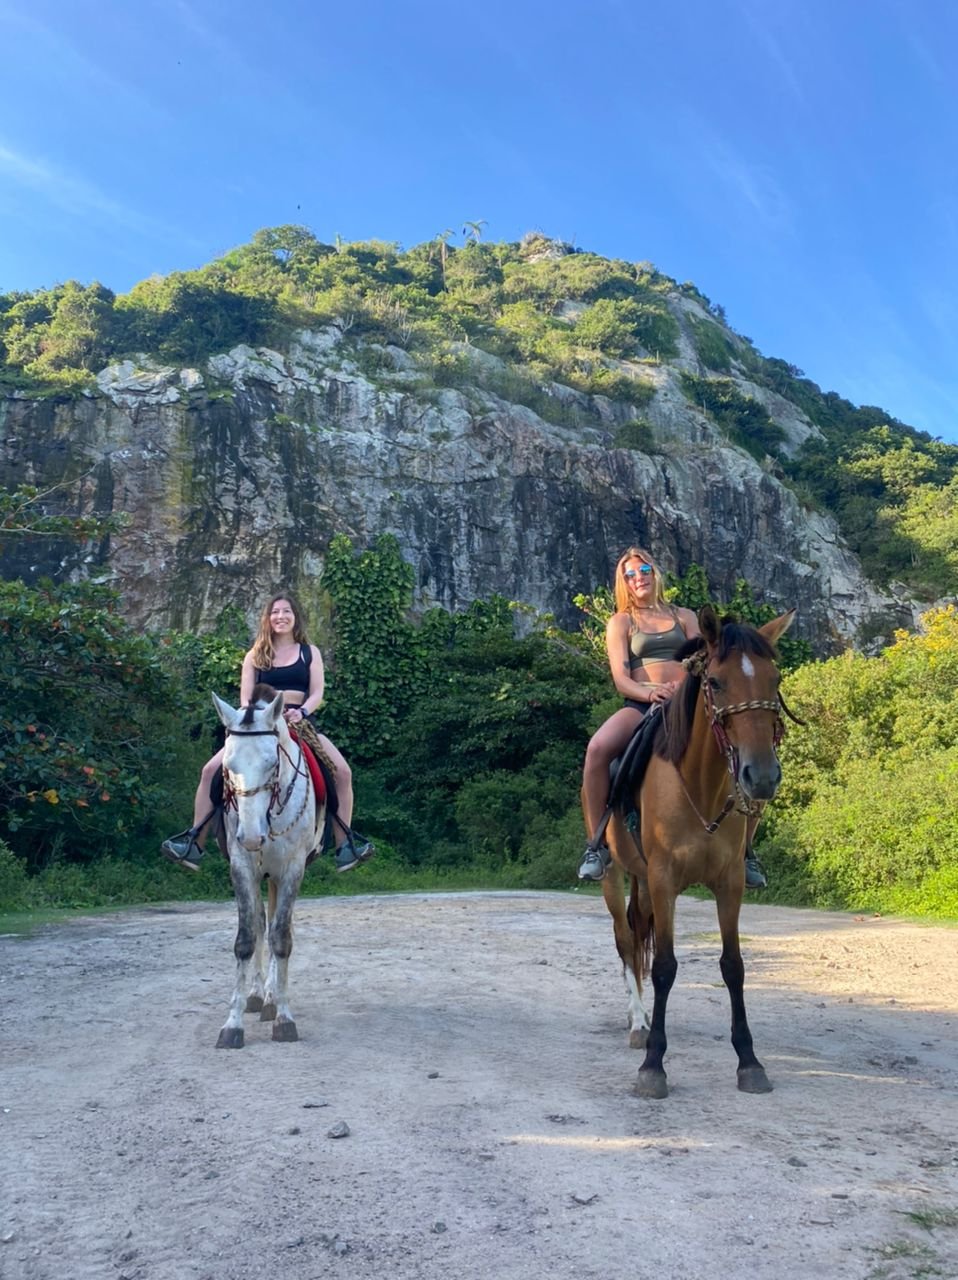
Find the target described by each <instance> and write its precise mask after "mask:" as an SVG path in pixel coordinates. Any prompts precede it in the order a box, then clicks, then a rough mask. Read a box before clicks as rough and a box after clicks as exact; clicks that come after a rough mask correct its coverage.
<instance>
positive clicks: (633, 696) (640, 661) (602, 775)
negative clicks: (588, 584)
mask: <svg viewBox="0 0 958 1280" xmlns="http://www.w3.org/2000/svg"><path fill="white" fill-rule="evenodd" d="M614 591H615V610H616V611H615V613H613V615H612V617H611V618H610V619H609V621H608V624H607V626H606V629H605V647H606V652H607V653H608V655H609V668H610V670H611V672H612V679H613V682H614V683H615V687H616V689H617V690H618V691H619V693H621V694H622V697H623V699H624V705H623V706H622V708H621V709H620V710H619V711H616V712H614V713H613V714H612V715H611V716H609V718H608V720H606V721H605V723H604V724H603V725H602V726H601V727H600V728H599V729H598V730H597V731H596V732H595V733H594V734H593V735H592V738H591V740H590V742H589V746H588V748H587V750H586V753H585V766H584V768H583V771H582V808H583V813H584V815H585V824H586V829H587V830H588V832H589V843H588V844H587V845H586V847H585V853H584V855H583V857H582V862H581V864H580V866H579V879H580V880H601V879H602V878H603V876H604V875H605V873H606V871H607V870H608V867H609V863H610V861H611V854H610V853H609V847H608V845H607V844H606V843H605V841H604V839H603V835H602V833H601V832H600V831H599V825H600V822H601V820H602V815H603V814H604V812H605V807H606V802H607V799H608V794H609V766H610V765H611V764H612V761H613V760H614V759H615V758H616V756H619V755H621V754H622V752H623V751H624V750H625V748H626V746H627V745H628V743H629V740H630V739H631V737H632V735H633V734H634V733H635V731H636V729H637V728H638V727H639V725H640V724H641V722H642V720H643V718H644V716H645V715H646V714H647V713H648V711H649V708H650V707H652V706H655V705H656V703H660V702H666V701H667V700H668V699H669V698H671V696H672V694H673V693H674V692H675V690H676V689H677V688H678V687H679V685H680V684H681V682H682V680H683V678H684V676H685V671H684V669H683V667H682V665H681V664H680V663H678V662H676V661H675V655H676V654H677V653H678V651H679V650H680V649H681V648H682V646H683V645H684V644H685V642H686V640H691V639H692V638H693V637H695V636H697V635H698V634H699V624H698V619H697V618H696V616H695V614H694V613H693V612H692V610H691V609H679V608H676V607H675V606H673V605H670V604H669V603H668V601H667V600H666V598H665V582H664V579H663V577H662V574H661V573H660V572H659V569H658V566H657V565H656V563H655V561H654V560H653V559H652V557H651V556H650V555H649V553H648V552H647V551H646V550H644V549H643V548H642V547H629V548H628V550H627V551H624V552H623V553H622V555H621V556H620V557H619V559H618V562H617V563H616V566H615V581H614Z"/></svg>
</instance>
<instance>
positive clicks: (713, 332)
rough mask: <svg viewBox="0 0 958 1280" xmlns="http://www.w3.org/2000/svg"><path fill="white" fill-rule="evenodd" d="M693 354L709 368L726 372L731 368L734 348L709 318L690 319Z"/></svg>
mask: <svg viewBox="0 0 958 1280" xmlns="http://www.w3.org/2000/svg"><path fill="white" fill-rule="evenodd" d="M689 327H690V329H691V331H692V343H693V345H694V347H695V354H696V355H697V356H698V358H699V359H700V360H701V361H702V363H703V364H704V365H705V366H706V367H707V368H709V369H714V370H716V371H717V372H722V373H724V372H726V371H727V370H728V369H730V368H731V364H732V355H733V354H734V348H733V347H732V344H731V343H730V342H729V340H728V338H726V336H725V334H724V333H723V332H722V330H721V329H720V328H719V326H718V325H717V324H712V322H711V321H710V320H690V321H689Z"/></svg>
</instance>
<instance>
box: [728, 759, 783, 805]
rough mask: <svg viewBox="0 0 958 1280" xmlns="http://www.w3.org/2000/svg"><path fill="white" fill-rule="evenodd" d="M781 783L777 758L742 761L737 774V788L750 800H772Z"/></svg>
mask: <svg viewBox="0 0 958 1280" xmlns="http://www.w3.org/2000/svg"><path fill="white" fill-rule="evenodd" d="M781 781H782V766H781V765H780V764H779V762H778V758H777V756H772V757H771V759H769V760H743V761H742V762H741V765H740V768H739V774H738V782H739V786H740V787H741V788H742V790H743V791H744V792H745V794H746V795H747V796H748V798H749V799H750V800H772V799H774V796H775V792H776V791H777V790H778V788H779V784H780V783H781Z"/></svg>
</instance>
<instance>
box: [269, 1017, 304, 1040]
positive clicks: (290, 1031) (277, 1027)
mask: <svg viewBox="0 0 958 1280" xmlns="http://www.w3.org/2000/svg"><path fill="white" fill-rule="evenodd" d="M273 1039H274V1040H283V1041H286V1042H287V1043H289V1042H290V1041H293V1040H298V1039H299V1032H298V1031H297V1030H296V1023H295V1022H293V1021H292V1020H290V1021H288V1022H274V1023H273Z"/></svg>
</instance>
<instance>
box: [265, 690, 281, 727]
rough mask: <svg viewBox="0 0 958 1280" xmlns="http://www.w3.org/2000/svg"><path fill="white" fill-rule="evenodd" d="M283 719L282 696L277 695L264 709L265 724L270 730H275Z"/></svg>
mask: <svg viewBox="0 0 958 1280" xmlns="http://www.w3.org/2000/svg"><path fill="white" fill-rule="evenodd" d="M282 717H283V695H282V694H281V693H278V694H277V695H276V697H275V698H274V699H273V701H272V702H271V703H270V704H269V706H268V707H267V708H266V723H267V724H268V725H269V727H270V728H271V729H275V727H276V725H277V724H279V722H280V720H281V719H282Z"/></svg>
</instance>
